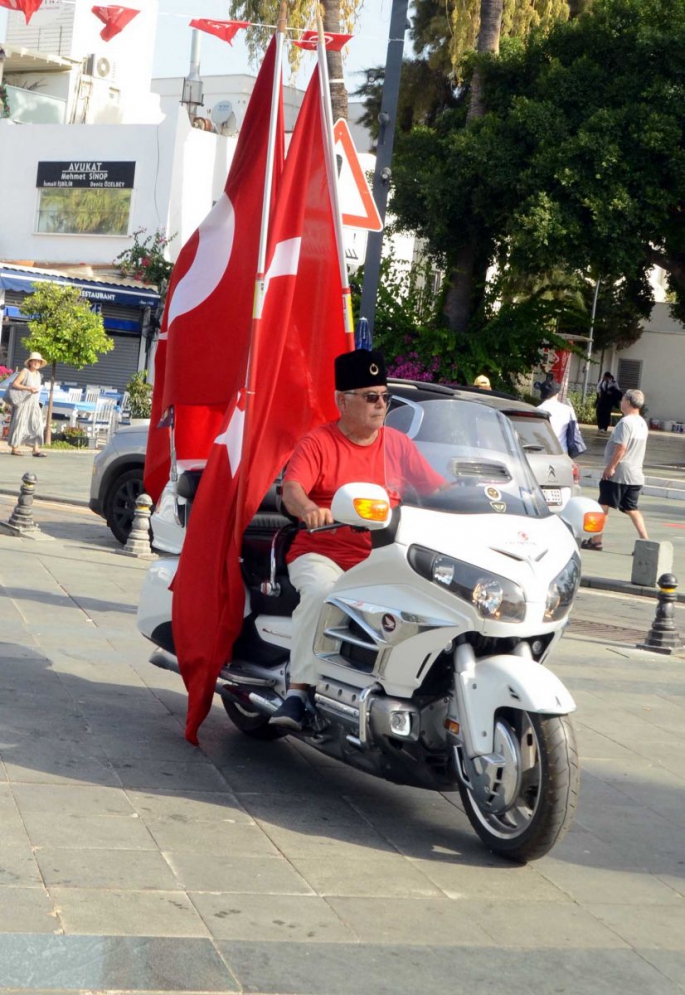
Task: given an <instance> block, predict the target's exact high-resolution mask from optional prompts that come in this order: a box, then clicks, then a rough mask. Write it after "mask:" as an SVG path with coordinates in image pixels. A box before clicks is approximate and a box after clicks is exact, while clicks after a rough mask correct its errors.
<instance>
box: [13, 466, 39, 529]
mask: <svg viewBox="0 0 685 995" xmlns="http://www.w3.org/2000/svg"><path fill="white" fill-rule="evenodd" d="M37 482H38V478H37V477H36V475H35V473H25V474H24V476H23V477H22V478H21V490H20V492H19V500H18V501H17V503H16V505H15V506H14V511H13V512H12V514H11V515H10V517H9V521H8V522H7V525H8V526H9V527H10V529H12V530H13V531H15V532H18V533H19V534H20V535H27V534H31V533H35V532H39V531H40V529H39V528H38V526H37V525H36V523H35V522H34V520H33V492H34V491H35V489H36V484H37Z"/></svg>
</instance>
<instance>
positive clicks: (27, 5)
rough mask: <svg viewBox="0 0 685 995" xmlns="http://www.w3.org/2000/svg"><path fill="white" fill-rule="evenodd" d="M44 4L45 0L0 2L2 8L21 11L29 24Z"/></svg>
mask: <svg viewBox="0 0 685 995" xmlns="http://www.w3.org/2000/svg"><path fill="white" fill-rule="evenodd" d="M42 3H43V0H0V7H7V8H9V10H20V11H21V12H22V14H23V15H24V17H25V18H26V23H27V24H28V23H29V21H30V20H31V18H32V17H33V15H34V14H35V13H36V11H37V10H38V9H39V7H40V6H41V5H42Z"/></svg>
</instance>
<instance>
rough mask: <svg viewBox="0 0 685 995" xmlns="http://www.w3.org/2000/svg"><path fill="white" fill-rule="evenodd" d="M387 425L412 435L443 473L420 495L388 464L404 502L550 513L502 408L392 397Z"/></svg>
mask: <svg viewBox="0 0 685 995" xmlns="http://www.w3.org/2000/svg"><path fill="white" fill-rule="evenodd" d="M386 425H387V426H388V427H390V428H394V429H397V430H398V431H400V432H402V433H404V434H405V435H406V436H408V438H410V439H411V440H412V441H413V442H414V443H415V445H416V447H417V448H418V450H419V451H420V452H421V454H422V455H423V456H424V457H425V459H426V460H427V461H428V462H429V463H430V465H431V466H432V468H433V469H434V470H436V471H437V472H438V473H439V474H441V475H442V476H443V477H444V478H445V485H444V486H443V487H442V488H440V489H439V490H437V491H434V492H433V493H431V494H419V493H418V492H417V491H416V490H415V489H414V488H412V487H411V486H407V485H406V483H405V484H404V485H403V484H402V483H401V482H400V481H398V480H395V479H393V476H394V474H393V469H392V467H391V466H389V465H387V464H386V478H387V484H388V487H389V488H392V489H394V490H396V491H398V492H399V493H400V494H401V495H402V503H403V504H405V505H413V506H414V507H421V508H429V509H431V510H435V511H446V512H453V513H455V514H459V515H483V514H493V513H494V514H500V515H522V516H527V517H533V518H547V517H548V516H549V515H550V514H551V512H550V511H549V509H548V507H547V503H546V501H545V499H544V497H543V495H542V492H541V491H540V488H539V487H538V484H537V481H536V479H535V477H534V475H533V472H532V470H531V468H530V465H529V464H528V461H527V459H526V457H525V454H524V453H523V450H522V449H521V446H520V443H519V441H518V438H517V436H516V432H515V430H514V428H513V426H512V424H511V422H510V421H509V419H508V418H507V417H506V416H505V415H503V414H501V413H500V412H499V411H496V410H495V409H493V408H489V407H486V406H485V405H481V404H478V403H475V402H473V401H459V400H456V399H454V398H448V397H442V398H436V399H431V400H425V401H415V400H408V399H405V398H401V397H394V398H393V401H392V404H391V406H390V411H389V412H388V416H387V419H386ZM395 475H396V474H395Z"/></svg>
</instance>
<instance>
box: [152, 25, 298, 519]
mask: <svg viewBox="0 0 685 995" xmlns="http://www.w3.org/2000/svg"><path fill="white" fill-rule="evenodd" d="M275 64H276V41H275V39H274V40H273V41H272V42H271V44H270V46H269V49H268V51H267V53H266V56H265V58H264V62H263V64H262V68H261V70H260V72H259V75H258V77H257V80H256V82H255V85H254V90H253V91H252V97H251V98H250V103H249V105H248V108H247V111H246V112H245V118H244V120H243V124H242V127H241V129H240V135H239V138H238V144H237V146H236V150H235V154H234V156H233V161H232V163H231V168H230V170H229V174H228V179H227V180H226V187H225V189H224V193H223V194H222V196H221V197H220V198H219V200H218V201H217V202H216V204H215V205H214V207H213V208H212V210H211V211H210V212H209V214H208V215H207V217H206V218H205V220H204V221H203V222H202V224H201V225H200V227H199V228H198V229H197V231H195V232H194V233H193V235H191V237H190V238H189V239H188V241H187V242H186V244H185V245H184V246H183V248H182V249H181V252H180V254H179V257H178V259H177V261H176V264H175V266H174V269H173V273H172V276H171V284H170V286H169V292H168V295H167V302H166V306H165V310H164V317H163V320H162V328H161V331H160V336H159V341H158V343H157V352H156V355H155V387H154V392H153V395H152V414H151V416H150V434H149V436H148V444H147V454H146V459H145V490H146V491H147V493H148V494H149V495H150V497H151V498H152V499H153V500H154V501H156V500H158V498H159V495H160V493H161V491H162V489H163V487H164V485H165V484H166V482H167V480H168V479H169V431H170V430H169V428H168V427H164V428H158V427H157V426H158V425H159V422H160V420H161V419H162V417H163V415H164V413H165V412H166V411H167V410H168V409H169V408H171V407H173V409H174V422H175V426H176V427H175V444H176V454H177V457H178V459H180V460H186V461H188V460H189V461H197V462H203V461H204V460H205V459H206V458H207V455H208V453H209V450H210V448H211V446H212V442H213V440H214V438H215V436H216V434H217V432H218V431H219V429H220V427H221V420H222V418H223V415H224V413H225V411H226V406H227V404H228V403H229V401H230V399H231V398H235V397H236V396H237V393H238V390H239V388H240V386H241V385H242V384H244V382H245V370H246V365H247V352H248V348H249V338H250V326H251V322H252V302H253V297H254V279H255V273H256V272H257V253H258V249H259V220H260V217H261V211H262V202H263V198H264V180H265V177H266V155H267V145H268V135H269V122H270V120H271V95H272V88H273V79H274V69H275ZM283 135H284V129H283V107H282V93H281V97H280V99H279V107H278V120H277V131H276V148H275V164H274V192H275V188H276V184H277V182H278V178H279V176H280V173H281V170H282V168H283V141H284V139H283ZM272 203H274V197H273V195H272Z"/></svg>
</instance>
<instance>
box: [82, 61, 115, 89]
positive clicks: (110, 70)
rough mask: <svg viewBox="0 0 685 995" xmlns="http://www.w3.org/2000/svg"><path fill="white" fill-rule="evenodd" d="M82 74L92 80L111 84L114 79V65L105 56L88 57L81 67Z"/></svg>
mask: <svg viewBox="0 0 685 995" xmlns="http://www.w3.org/2000/svg"><path fill="white" fill-rule="evenodd" d="M83 72H84V73H85V75H86V76H92V77H93V79H105V80H109V81H110V82H113V81H114V79H115V78H116V64H115V63H114V62H112V60H111V59H108V58H107V56H106V55H95V54H93V55H89V56H88V58H87V59H86V60H85V62H84V65H83Z"/></svg>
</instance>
